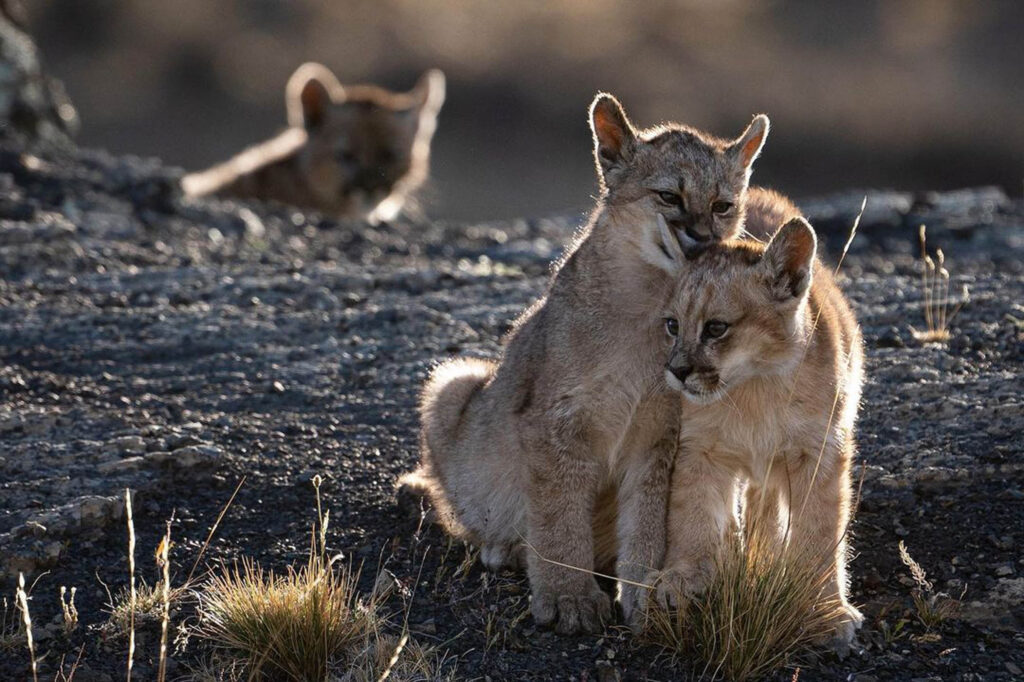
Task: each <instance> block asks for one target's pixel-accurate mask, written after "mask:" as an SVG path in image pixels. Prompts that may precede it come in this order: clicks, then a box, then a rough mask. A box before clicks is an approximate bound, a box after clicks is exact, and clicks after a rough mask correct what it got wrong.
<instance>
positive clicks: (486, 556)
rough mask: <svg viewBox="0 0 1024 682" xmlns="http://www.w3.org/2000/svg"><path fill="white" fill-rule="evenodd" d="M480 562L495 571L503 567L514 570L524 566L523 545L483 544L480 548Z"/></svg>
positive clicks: (489, 569)
mask: <svg viewBox="0 0 1024 682" xmlns="http://www.w3.org/2000/svg"><path fill="white" fill-rule="evenodd" d="M480 562H481V563H482V564H483V565H484V567H485V568H487V570H488V571H494V572H495V573H496V572H498V571H500V570H501V569H503V568H509V569H512V570H515V569H519V568H522V566H523V557H522V546H521V545H518V544H512V545H505V544H493V545H483V546H482V547H481V548H480Z"/></svg>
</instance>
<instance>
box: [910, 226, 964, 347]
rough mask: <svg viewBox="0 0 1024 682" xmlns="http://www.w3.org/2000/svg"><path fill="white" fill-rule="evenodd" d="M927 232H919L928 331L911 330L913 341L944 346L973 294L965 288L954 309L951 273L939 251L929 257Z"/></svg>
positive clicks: (923, 230)
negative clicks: (957, 315) (950, 282)
mask: <svg viewBox="0 0 1024 682" xmlns="http://www.w3.org/2000/svg"><path fill="white" fill-rule="evenodd" d="M926 231H927V230H926V228H925V226H924V225H922V226H921V227H920V229H919V231H918V239H919V241H920V242H921V293H922V296H923V298H924V321H925V329H921V330H918V329H914V328H913V327H911V328H910V331H911V333H913V335H914V338H915V339H917V340H918V341H920V342H922V343H944V342H946V341H948V340H949V325H950V323H951V322H952V321H953V318H954V317H956V314H957V313H958V312H960V309H961V308H962V307H963V306H964V305H965V304H966V303H967V302H968V301H969V300H970V291H969V290H968V289H967V286H966V285H964V287H963V290H962V291H961V294H960V300H959V301H958V302H957V303H956V304H955V305H953V302H952V301H951V300H950V298H949V271H948V270H947V269H946V255H945V254H944V253H943V252H942V249H936V251H935V258H932V257H931V256H929V255H928V241H927V236H926Z"/></svg>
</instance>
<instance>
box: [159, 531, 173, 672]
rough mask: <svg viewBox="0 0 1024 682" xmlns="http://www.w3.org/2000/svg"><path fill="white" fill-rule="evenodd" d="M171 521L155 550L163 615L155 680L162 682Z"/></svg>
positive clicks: (168, 612)
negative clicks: (160, 574)
mask: <svg viewBox="0 0 1024 682" xmlns="http://www.w3.org/2000/svg"><path fill="white" fill-rule="evenodd" d="M173 520H174V519H173V517H172V518H171V520H169V521H168V522H167V533H166V534H165V535H164V537H163V538H162V539H161V540H160V545H159V546H158V547H157V550H156V564H157V566H159V567H160V568H161V569H163V591H162V593H161V595H160V599H161V605H162V607H163V615H162V617H161V619H160V667H159V669H158V672H157V680H159V682H164V680H166V679H167V626H168V625H169V624H170V620H171V560H170V551H171V522H172V521H173Z"/></svg>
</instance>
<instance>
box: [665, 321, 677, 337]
mask: <svg viewBox="0 0 1024 682" xmlns="http://www.w3.org/2000/svg"><path fill="white" fill-rule="evenodd" d="M665 333H666V334H668V335H669V336H671V337H672V338H675V337H677V336H679V320H677V319H676V318H674V317H666V318H665Z"/></svg>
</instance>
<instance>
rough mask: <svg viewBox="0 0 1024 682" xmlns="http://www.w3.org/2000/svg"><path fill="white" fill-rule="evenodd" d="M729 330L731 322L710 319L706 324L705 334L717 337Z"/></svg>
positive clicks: (712, 337) (710, 337) (711, 337)
mask: <svg viewBox="0 0 1024 682" xmlns="http://www.w3.org/2000/svg"><path fill="white" fill-rule="evenodd" d="M728 330H729V323H727V322H722V321H721V320H708V321H707V322H706V323H705V324H704V336H705V337H707V338H709V339H717V338H718V337H720V336H722V335H723V334H725V332H727V331H728Z"/></svg>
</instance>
